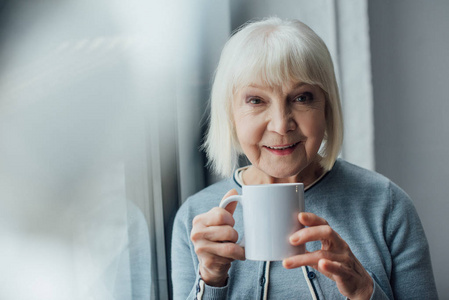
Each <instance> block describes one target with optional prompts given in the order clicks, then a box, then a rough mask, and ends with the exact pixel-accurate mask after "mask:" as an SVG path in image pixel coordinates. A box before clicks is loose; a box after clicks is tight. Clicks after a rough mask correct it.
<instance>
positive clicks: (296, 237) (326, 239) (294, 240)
mask: <svg viewBox="0 0 449 300" xmlns="http://www.w3.org/2000/svg"><path fill="white" fill-rule="evenodd" d="M313 241H321V243H322V246H323V247H324V248H325V250H328V249H329V248H330V247H332V246H335V247H337V248H340V247H341V248H343V245H344V244H345V243H344V241H343V240H342V238H341V237H340V236H339V235H338V233H336V232H335V231H334V230H333V229H332V228H331V227H330V226H329V225H319V226H314V227H307V228H303V229H301V230H298V231H297V232H295V233H293V234H292V235H291V236H290V243H291V244H292V245H294V246H297V245H302V244H305V243H308V242H313ZM344 249H345V248H344ZM344 249H342V250H344Z"/></svg>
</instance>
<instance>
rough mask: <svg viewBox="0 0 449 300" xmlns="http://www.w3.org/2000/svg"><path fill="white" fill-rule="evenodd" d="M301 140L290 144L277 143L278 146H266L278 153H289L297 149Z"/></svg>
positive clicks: (272, 151)
mask: <svg viewBox="0 0 449 300" xmlns="http://www.w3.org/2000/svg"><path fill="white" fill-rule="evenodd" d="M299 143H300V142H297V143H293V144H288V145H276V146H264V147H265V148H266V149H267V150H268V151H270V152H271V153H273V154H276V155H288V154H291V153H293V151H295V149H296V146H298V144H299Z"/></svg>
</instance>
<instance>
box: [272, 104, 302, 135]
mask: <svg viewBox="0 0 449 300" xmlns="http://www.w3.org/2000/svg"><path fill="white" fill-rule="evenodd" d="M296 126H297V124H296V121H295V119H294V117H293V113H292V110H291V108H290V107H289V106H288V105H274V106H272V107H271V109H270V120H269V122H268V126H267V129H268V130H269V131H273V132H276V133H278V134H280V135H285V134H287V133H288V132H290V131H292V130H295V129H296Z"/></svg>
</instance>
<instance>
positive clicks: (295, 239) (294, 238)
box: [290, 235, 299, 244]
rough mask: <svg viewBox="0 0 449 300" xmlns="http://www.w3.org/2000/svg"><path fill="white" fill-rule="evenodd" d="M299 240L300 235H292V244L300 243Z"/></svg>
mask: <svg viewBox="0 0 449 300" xmlns="http://www.w3.org/2000/svg"><path fill="white" fill-rule="evenodd" d="M298 242H299V237H298V236H296V235H295V236H291V237H290V243H292V244H296V243H298Z"/></svg>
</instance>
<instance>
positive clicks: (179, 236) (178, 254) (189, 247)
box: [171, 205, 229, 300]
mask: <svg viewBox="0 0 449 300" xmlns="http://www.w3.org/2000/svg"><path fill="white" fill-rule="evenodd" d="M192 219H193V216H189V213H188V209H187V208H186V206H185V205H184V206H182V207H181V208H180V209H179V211H178V213H177V214H176V218H175V221H174V224H173V235H172V248H171V259H172V272H171V273H172V283H173V299H175V300H177V299H182V300H184V299H204V300H206V299H207V300H209V299H211V300H220V299H226V298H227V292H228V285H226V286H225V287H212V286H208V285H207V284H205V283H204V281H202V280H201V277H200V276H199V268H198V258H197V256H196V253H195V251H194V248H193V244H192V243H191V241H190V231H191V230H192V228H191V227H192V225H191V224H192ZM228 282H229V281H228Z"/></svg>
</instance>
